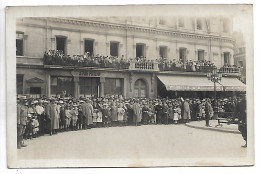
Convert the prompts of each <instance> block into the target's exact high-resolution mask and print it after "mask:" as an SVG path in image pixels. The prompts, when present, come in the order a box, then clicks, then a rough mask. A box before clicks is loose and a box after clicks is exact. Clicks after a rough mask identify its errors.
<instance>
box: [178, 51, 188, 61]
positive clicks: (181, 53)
mask: <svg viewBox="0 0 260 174" xmlns="http://www.w3.org/2000/svg"><path fill="white" fill-rule="evenodd" d="M186 51H187V49H186V48H180V50H179V58H180V61H182V62H185V61H186Z"/></svg>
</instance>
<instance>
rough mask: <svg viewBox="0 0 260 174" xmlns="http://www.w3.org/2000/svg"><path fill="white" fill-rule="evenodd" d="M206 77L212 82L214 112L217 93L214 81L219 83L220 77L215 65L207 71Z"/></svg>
mask: <svg viewBox="0 0 260 174" xmlns="http://www.w3.org/2000/svg"><path fill="white" fill-rule="evenodd" d="M207 78H208V80H210V81H212V82H213V83H214V106H213V108H214V113H216V112H217V95H216V83H219V82H220V81H221V78H222V74H221V73H220V72H218V69H217V67H213V70H212V71H210V72H207Z"/></svg>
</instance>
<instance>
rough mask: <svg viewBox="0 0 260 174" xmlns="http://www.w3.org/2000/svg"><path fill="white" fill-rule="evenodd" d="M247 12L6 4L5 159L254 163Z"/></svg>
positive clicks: (16, 163) (76, 163) (87, 163)
mask: <svg viewBox="0 0 260 174" xmlns="http://www.w3.org/2000/svg"><path fill="white" fill-rule="evenodd" d="M252 11H253V6H252V5H242V4H240V5H236V4H233V5H227V4H225V5H118V6H113V5H110V6H109V5H107V6H30V7H29V6H28V7H26V6H24V7H7V8H6V62H7V64H6V69H7V73H6V74H7V155H8V160H7V161H8V167H9V168H39V167H41V168H42V167H151V166H252V165H254V127H253V126H254V112H253V108H254V103H253V101H254V100H253V96H254V94H253V90H254V89H253V15H252V14H253V13H252Z"/></svg>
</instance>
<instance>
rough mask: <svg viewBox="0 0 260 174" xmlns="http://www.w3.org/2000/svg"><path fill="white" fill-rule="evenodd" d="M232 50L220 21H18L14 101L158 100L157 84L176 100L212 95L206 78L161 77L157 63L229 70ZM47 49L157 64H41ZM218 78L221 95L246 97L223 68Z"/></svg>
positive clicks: (225, 22)
mask: <svg viewBox="0 0 260 174" xmlns="http://www.w3.org/2000/svg"><path fill="white" fill-rule="evenodd" d="M234 44H235V42H234V40H233V39H232V19H229V18H222V17H218V16H217V17H210V18H202V17H181V16H178V17H98V18H97V17H92V18H21V19H17V26H16V55H17V58H16V61H17V73H16V74H17V94H18V95H30V96H36V97H38V96H46V97H51V96H57V95H59V94H62V93H64V92H65V93H66V94H70V95H72V96H73V97H75V98H79V97H80V96H84V97H89V96H97V97H103V96H105V95H122V96H124V97H126V98H130V97H149V98H156V97H158V95H161V94H160V93H161V88H162V87H161V86H160V85H162V86H164V88H165V89H163V90H166V91H171V92H173V93H174V96H178V94H181V93H183V92H184V93H185V92H187V93H188V92H207V91H208V92H212V91H213V83H211V82H209V81H208V80H207V77H206V72H184V71H161V70H160V69H159V68H158V63H156V61H155V60H160V59H162V58H163V59H164V60H166V61H170V60H172V61H175V60H179V61H183V62H185V61H210V62H212V63H213V64H214V65H215V66H216V67H217V68H218V69H220V68H221V67H223V66H226V67H227V65H228V66H232V65H234ZM49 50H61V51H62V52H63V53H64V54H65V55H71V56H73V55H84V54H85V53H87V52H88V53H90V54H92V55H99V56H110V55H111V56H117V57H119V58H124V59H135V58H136V57H146V59H148V60H154V61H151V63H149V64H145V65H142V66H137V65H138V63H137V62H131V63H130V66H129V68H127V69H113V68H100V67H77V66H74V67H71V66H70V67H69V66H60V65H46V64H45V63H44V60H43V55H44V53H45V52H47V51H49ZM223 73H224V76H225V77H223V83H224V82H225V84H224V85H222V86H218V87H217V90H218V91H223V86H225V91H244V90H245V86H243V85H241V84H240V83H239V82H238V81H236V79H237V77H238V76H239V75H240V73H239V72H237V71H234V72H233V71H230V70H229V69H227V68H226V69H225V71H223ZM188 78H191V80H192V81H189V80H185V79H188ZM169 81H171V82H170V83H168V82H169ZM182 81H184V82H182ZM231 81H232V82H234V83H230V82H231ZM166 83H167V84H166ZM203 86H204V87H203Z"/></svg>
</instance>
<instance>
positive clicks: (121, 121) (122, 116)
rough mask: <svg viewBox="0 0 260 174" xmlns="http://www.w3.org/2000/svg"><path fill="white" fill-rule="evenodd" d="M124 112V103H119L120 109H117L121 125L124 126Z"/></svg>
mask: <svg viewBox="0 0 260 174" xmlns="http://www.w3.org/2000/svg"><path fill="white" fill-rule="evenodd" d="M124 114H125V109H124V108H123V104H122V103H119V105H118V109H117V116H118V122H119V126H123V121H124Z"/></svg>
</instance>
